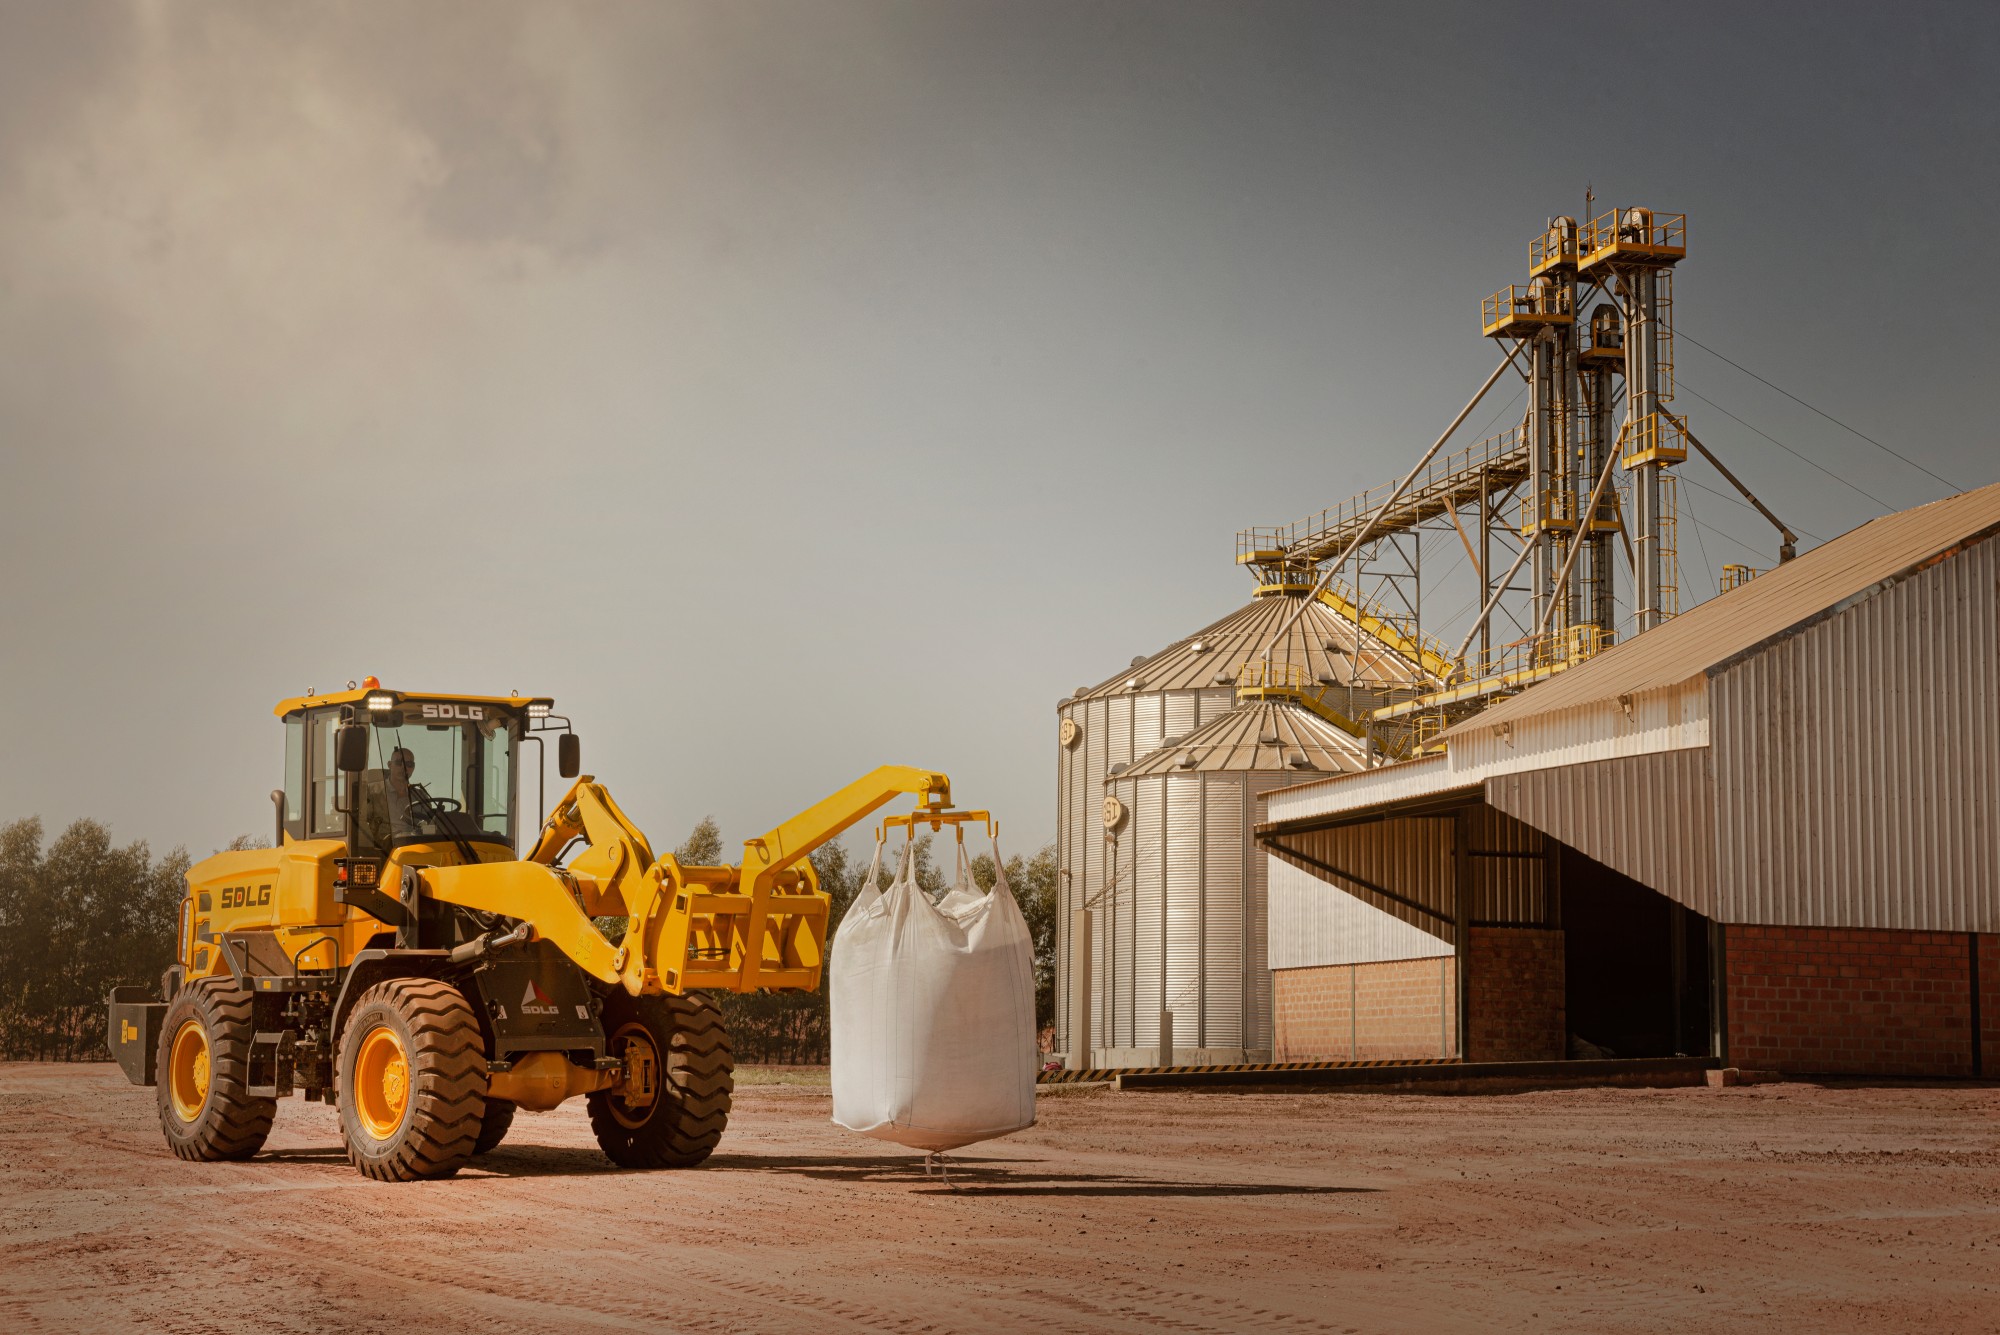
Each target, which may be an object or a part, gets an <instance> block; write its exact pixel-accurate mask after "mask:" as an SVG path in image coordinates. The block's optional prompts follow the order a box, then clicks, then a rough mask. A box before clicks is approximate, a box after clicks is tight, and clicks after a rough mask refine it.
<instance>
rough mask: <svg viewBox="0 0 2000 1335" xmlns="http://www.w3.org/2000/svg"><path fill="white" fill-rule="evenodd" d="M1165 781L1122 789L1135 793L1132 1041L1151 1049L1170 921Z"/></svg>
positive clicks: (1142, 781) (1148, 781) (1157, 1023)
mask: <svg viewBox="0 0 2000 1335" xmlns="http://www.w3.org/2000/svg"><path fill="white" fill-rule="evenodd" d="M1164 782H1165V780H1164V779H1157V778H1154V779H1137V780H1134V781H1132V782H1131V783H1128V784H1125V785H1122V786H1123V787H1125V788H1127V789H1129V790H1130V791H1131V809H1132V815H1131V828H1132V860H1133V873H1132V878H1133V879H1132V901H1133V911H1132V918H1133V924H1134V932H1135V935H1134V936H1133V939H1132V1033H1133V1042H1134V1043H1135V1044H1136V1045H1138V1046H1140V1047H1151V1046H1154V1045H1155V1044H1157V1043H1158V1042H1159V1041H1160V989H1161V987H1162V985H1163V984H1164V982H1165V979H1164V978H1163V976H1162V969H1163V967H1164V955H1163V953H1162V952H1163V948H1164V946H1165V941H1164V932H1165V929H1166V919H1165V915H1164V913H1163V912H1162V909H1163V907H1164V905H1163V902H1162V897H1161V895H1162V891H1163V889H1164V885H1163V880H1164V878H1163V875H1162V871H1163V867H1164V862H1165V859H1164V858H1163V857H1162V856H1161V853H1162V851H1163V850H1162V849H1161V847H1160V843H1161V836H1162V835H1163V834H1164V832H1165V831H1164V822H1163V817H1164V815H1165V811H1164V799H1163V797H1162V795H1161V791H1160V785H1161V784H1162V783H1164Z"/></svg>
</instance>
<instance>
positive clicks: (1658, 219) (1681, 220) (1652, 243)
mask: <svg viewBox="0 0 2000 1335" xmlns="http://www.w3.org/2000/svg"><path fill="white" fill-rule="evenodd" d="M1685 254H1687V215H1686V214H1685V213H1655V212H1654V211H1653V210H1651V209H1632V208H1627V209H1613V210H1611V211H1610V212H1609V213H1605V214H1602V215H1600V216H1598V217H1596V218H1592V219H1591V220H1590V222H1589V223H1587V224H1586V225H1585V226H1584V229H1583V254H1582V257H1581V259H1580V260H1579V267H1581V268H1586V269H1587V268H1589V267H1591V266H1592V265H1594V264H1598V263H1601V262H1603V261H1605V260H1611V259H1621V258H1622V259H1631V260H1637V261H1640V262H1641V263H1642V264H1643V262H1644V261H1647V260H1666V261H1669V262H1671V261H1673V260H1676V259H1679V258H1680V257H1681V256H1683V255H1685Z"/></svg>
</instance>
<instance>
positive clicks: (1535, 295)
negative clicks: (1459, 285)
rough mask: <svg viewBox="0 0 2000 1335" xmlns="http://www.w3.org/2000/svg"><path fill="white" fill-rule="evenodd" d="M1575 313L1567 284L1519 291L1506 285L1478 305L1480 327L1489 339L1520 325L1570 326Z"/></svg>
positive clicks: (1517, 286)
mask: <svg viewBox="0 0 2000 1335" xmlns="http://www.w3.org/2000/svg"><path fill="white" fill-rule="evenodd" d="M1575 319H1576V312H1575V310H1574V308H1573V307H1572V305H1571V303H1570V295H1569V285H1568V284H1567V283H1542V284H1536V285H1533V286H1530V287H1522V286H1520V285H1519V284H1518V283H1509V284H1508V285H1507V286H1505V287H1503V288H1501V289H1500V290H1499V291H1498V292H1495V293H1494V294H1493V295H1492V296H1490V297H1488V298H1486V300H1484V301H1482V302H1481V303H1480V304H1479V323H1480V327H1481V328H1483V329H1484V330H1485V331H1486V332H1487V333H1488V334H1489V335H1491V334H1504V333H1506V332H1507V331H1508V330H1510V329H1512V328H1514V327H1516V326H1520V325H1545V324H1570V323H1572V322H1573V321H1574V320H1575Z"/></svg>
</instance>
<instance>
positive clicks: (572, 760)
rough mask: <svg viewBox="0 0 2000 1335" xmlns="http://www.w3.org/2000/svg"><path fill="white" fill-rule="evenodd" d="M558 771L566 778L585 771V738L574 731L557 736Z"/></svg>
mask: <svg viewBox="0 0 2000 1335" xmlns="http://www.w3.org/2000/svg"><path fill="white" fill-rule="evenodd" d="M556 773H558V774H560V775H562V776H563V777H564V778H565V779H574V778H575V777H576V776H577V775H579V774H581V773H583V739H582V738H581V737H578V736H577V735H576V734H575V733H573V732H566V733H564V734H563V735H562V736H560V737H558V738H556Z"/></svg>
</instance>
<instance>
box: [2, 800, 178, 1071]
mask: <svg viewBox="0 0 2000 1335" xmlns="http://www.w3.org/2000/svg"><path fill="white" fill-rule="evenodd" d="M42 838H43V830H42V823H41V822H40V821H39V820H36V819H32V818H31V819H28V820H21V821H15V822H13V823H12V824H10V825H7V826H5V827H0V1054H4V1055H5V1056H8V1057H16V1058H19V1057H33V1058H41V1059H45V1060H46V1059H53V1060H60V1061H94V1060H103V1059H105V1058H107V1057H109V1055H110V1054H109V1053H108V1052H107V1051H106V1050H105V1047H104V1040H105V1033H104V1026H105V1010H104V1000H105V997H106V995H107V994H108V993H109V992H110V991H111V989H112V988H114V987H118V986H123V985H131V984H136V985H142V986H148V987H151V986H153V985H156V984H157V983H158V981H159V978H160V975H161V973H162V972H164V971H165V969H166V967H167V966H168V965H169V964H171V963H172V962H173V958H174V940H175V931H176V928H177V925H178V922H179V912H180V904H181V898H182V895H183V894H184V893H185V890H184V886H185V877H186V874H187V868H188V857H187V854H186V853H185V852H183V851H182V850H180V849H175V850H174V851H173V852H172V853H169V854H168V855H167V856H166V857H164V858H162V859H161V860H160V861H158V862H154V861H153V860H152V858H151V855H150V853H149V851H148V849H147V847H146V845H145V844H144V843H135V844H130V845H127V846H126V847H124V848H117V847H114V846H113V845H112V843H111V833H110V831H109V830H107V829H106V828H105V827H104V826H103V825H101V824H99V823H98V822H96V821H92V820H79V821H77V822H75V823H74V824H72V825H71V826H70V827H69V828H68V829H67V830H64V831H63V833H62V835H61V837H59V838H58V839H56V841H55V842H54V843H52V844H50V845H49V846H48V847H47V848H46V850H45V849H44V848H43V847H42Z"/></svg>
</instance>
